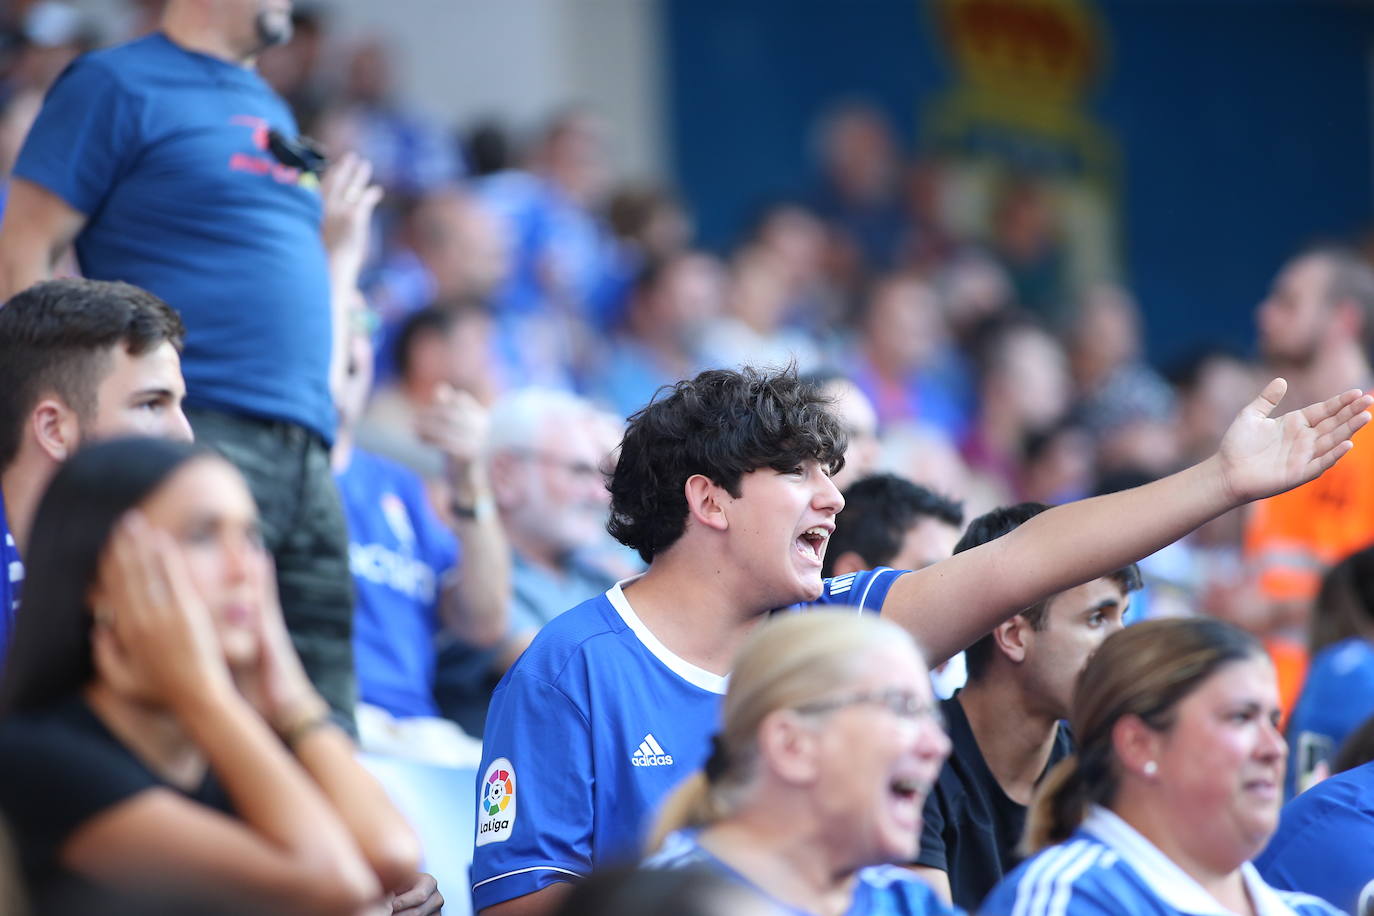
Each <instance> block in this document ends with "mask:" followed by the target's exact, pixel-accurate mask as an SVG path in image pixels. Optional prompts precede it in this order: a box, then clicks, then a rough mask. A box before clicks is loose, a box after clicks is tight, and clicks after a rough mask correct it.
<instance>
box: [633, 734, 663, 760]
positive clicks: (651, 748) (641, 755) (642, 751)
mask: <svg viewBox="0 0 1374 916" xmlns="http://www.w3.org/2000/svg"><path fill="white" fill-rule="evenodd" d="M672 764H673V757H672V755H671V754H669V753H667V752H665V751H664V750H663V748H661V747H659V745H658V742H657V741H655V740H654V736H653V735H645V736H644V740H643V741H641V742H639V749H638V750H636V751H635V752H634V754H633V755H632V756H631V757H630V765H631V766H636V767H666V766H672Z"/></svg>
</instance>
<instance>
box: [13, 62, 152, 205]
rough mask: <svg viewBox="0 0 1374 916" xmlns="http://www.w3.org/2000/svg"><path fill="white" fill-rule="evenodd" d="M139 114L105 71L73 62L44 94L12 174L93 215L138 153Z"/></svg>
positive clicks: (131, 97) (137, 102) (132, 98)
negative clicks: (40, 106)
mask: <svg viewBox="0 0 1374 916" xmlns="http://www.w3.org/2000/svg"><path fill="white" fill-rule="evenodd" d="M141 109H142V103H141V101H140V100H139V99H138V98H137V97H135V96H134V95H132V94H131V93H130V92H128V91H127V90H126V89H125V88H124V87H123V85H122V84H121V82H120V80H119V79H118V78H117V77H116V75H115V74H114V73H111V72H110V71H109V69H108V67H106V66H105V65H103V64H98V63H93V62H91V61H90V60H85V59H81V60H77V61H76V62H75V63H73V64H72V65H71V66H70V67H68V68H67V69H66V70H65V71H64V72H63V73H62V75H61V76H60V77H59V78H58V80H57V82H56V83H54V84H53V86H52V88H51V89H50V90H49V91H48V95H47V97H46V98H45V99H44V101H43V108H42V109H41V110H40V111H39V113H38V117H37V119H36V120H35V121H34V124H33V127H32V128H31V129H30V130H29V133H28V137H27V139H25V141H24V146H23V148H22V149H21V151H20V153H19V160H18V161H17V162H16V163H15V166H14V174H15V175H17V176H18V177H20V178H24V179H26V180H28V181H31V182H33V183H34V184H37V185H39V186H41V187H43V188H45V189H47V190H48V191H51V192H52V193H54V194H56V195H57V196H58V197H61V198H62V199H63V200H64V201H66V202H67V203H68V204H69V205H71V206H72V207H73V208H75V209H77V210H79V211H81V212H82V213H84V214H86V215H87V216H90V215H92V214H93V213H95V212H96V211H97V210H99V209H100V206H101V204H102V203H103V202H104V200H105V196H106V194H108V193H109V190H110V188H111V187H113V186H114V185H115V184H116V183H117V182H118V181H119V179H120V177H121V176H122V175H123V173H124V172H125V170H126V169H127V168H128V167H129V165H130V163H132V162H133V160H134V159H135V158H136V157H137V156H138V155H139V153H140V152H141V147H142V144H141V142H140V140H139V134H140V121H141Z"/></svg>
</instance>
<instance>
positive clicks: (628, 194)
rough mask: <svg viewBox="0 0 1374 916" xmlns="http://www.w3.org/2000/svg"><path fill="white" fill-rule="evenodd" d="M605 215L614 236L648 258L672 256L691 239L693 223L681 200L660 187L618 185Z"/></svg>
mask: <svg viewBox="0 0 1374 916" xmlns="http://www.w3.org/2000/svg"><path fill="white" fill-rule="evenodd" d="M606 217H607V219H608V220H609V221H610V224H611V229H612V231H614V232H615V234H616V235H617V236H619V237H620V238H621V239H623V240H625V241H626V242H628V243H630V244H631V245H634V246H636V247H638V248H639V250H640V251H641V252H643V253H644V255H645V256H646V257H649V258H667V257H671V256H672V255H674V254H676V253H678V252H679V251H682V250H683V249H684V248H686V247H687V244H688V242H689V241H690V240H691V235H692V225H691V221H690V220H689V219H688V218H687V214H686V212H685V211H684V210H683V209H682V204H681V203H680V202H679V201H678V200H677V198H676V197H674V196H673V195H672V194H671V193H669V192H668V191H666V190H664V189H663V188H659V187H654V186H648V187H636V186H628V187H621V188H618V189H617V190H616V191H615V192H614V193H612V194H611V199H610V201H609V202H608V203H607V206H606Z"/></svg>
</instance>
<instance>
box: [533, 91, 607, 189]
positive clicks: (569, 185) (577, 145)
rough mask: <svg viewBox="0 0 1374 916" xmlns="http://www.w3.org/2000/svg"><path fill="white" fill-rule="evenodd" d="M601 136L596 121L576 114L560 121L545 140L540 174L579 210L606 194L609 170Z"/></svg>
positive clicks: (600, 126) (591, 117) (601, 129)
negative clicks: (561, 191) (573, 202)
mask: <svg viewBox="0 0 1374 916" xmlns="http://www.w3.org/2000/svg"><path fill="white" fill-rule="evenodd" d="M604 132H605V130H604V128H603V127H602V125H601V123H600V121H599V120H598V119H597V118H595V117H593V116H591V115H589V114H586V113H575V114H570V115H565V116H564V117H562V118H560V119H559V120H558V121H557V122H556V123H555V124H554V125H553V126H552V127H551V128H550V129H549V131H548V133H547V135H546V136H545V139H544V144H543V150H542V155H541V156H540V167H541V171H542V172H543V173H544V174H545V175H546V176H547V177H548V178H549V179H550V180H551V181H553V183H554V184H556V185H558V186H559V187H560V188H561V189H562V190H563V193H565V194H567V195H568V197H570V198H572V200H574V201H575V202H577V203H579V204H581V205H582V206H592V205H593V204H594V203H596V201H598V200H599V199H600V198H601V197H602V195H604V194H605V193H606V187H607V183H608V181H609V179H610V174H611V169H610V163H609V162H608V160H607V154H606V142H605V137H604Z"/></svg>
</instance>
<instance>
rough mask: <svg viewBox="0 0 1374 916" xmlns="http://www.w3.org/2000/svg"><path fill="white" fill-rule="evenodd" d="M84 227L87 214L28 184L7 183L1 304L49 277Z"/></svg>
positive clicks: (0, 229)
mask: <svg viewBox="0 0 1374 916" xmlns="http://www.w3.org/2000/svg"><path fill="white" fill-rule="evenodd" d="M85 225H86V214H84V213H82V212H81V211H80V210H77V209H75V208H73V207H72V206H71V205H70V204H68V203H67V202H66V201H65V200H63V199H62V198H61V197H58V196H57V195H56V194H54V193H52V192H51V191H49V190H48V189H46V188H44V187H42V186H40V185H36V184H34V183H33V182H31V181H26V180H25V179H23V178H18V177H15V178H13V179H11V181H10V190H9V198H8V200H7V201H6V202H5V220H4V223H3V224H0V302H3V301H5V300H7V299H9V298H10V297H11V296H13V295H14V294H15V293H17V292H19V291H21V290H25V289H28V288H29V287H30V286H32V285H33V284H35V283H37V282H38V281H40V280H46V279H48V278H49V277H51V276H52V268H53V265H54V264H56V263H57V260H58V259H59V258H60V257H62V253H63V252H65V251H66V250H67V246H69V245H70V244H71V243H72V240H73V239H75V238H76V236H77V233H79V232H80V231H81V229H82V227H83V226H85Z"/></svg>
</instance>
